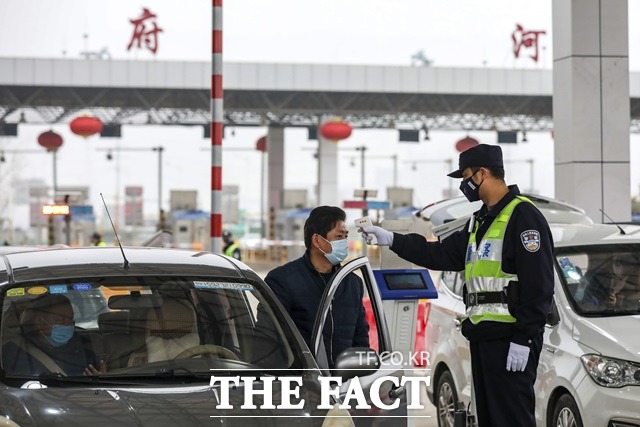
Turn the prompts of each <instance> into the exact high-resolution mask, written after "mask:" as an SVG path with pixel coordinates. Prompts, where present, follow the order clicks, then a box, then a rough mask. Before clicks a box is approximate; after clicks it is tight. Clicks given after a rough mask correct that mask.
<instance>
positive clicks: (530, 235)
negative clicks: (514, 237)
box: [520, 230, 540, 252]
mask: <svg viewBox="0 0 640 427" xmlns="http://www.w3.org/2000/svg"><path fill="white" fill-rule="evenodd" d="M520 239H521V240H522V246H524V248H525V249H526V250H528V251H529V252H536V251H537V250H538V249H540V232H539V231H538V230H527V231H523V232H522V234H520Z"/></svg>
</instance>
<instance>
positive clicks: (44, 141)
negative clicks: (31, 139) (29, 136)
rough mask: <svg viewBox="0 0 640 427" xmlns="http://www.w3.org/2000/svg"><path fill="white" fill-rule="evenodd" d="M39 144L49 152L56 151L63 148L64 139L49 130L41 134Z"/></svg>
mask: <svg viewBox="0 0 640 427" xmlns="http://www.w3.org/2000/svg"><path fill="white" fill-rule="evenodd" d="M38 144H40V145H42V146H43V147H44V148H46V149H47V151H56V150H57V149H58V148H60V147H61V146H62V137H61V136H60V135H58V134H57V133H55V132H54V131H52V130H49V131H47V132H43V133H41V134H40V136H39V137H38Z"/></svg>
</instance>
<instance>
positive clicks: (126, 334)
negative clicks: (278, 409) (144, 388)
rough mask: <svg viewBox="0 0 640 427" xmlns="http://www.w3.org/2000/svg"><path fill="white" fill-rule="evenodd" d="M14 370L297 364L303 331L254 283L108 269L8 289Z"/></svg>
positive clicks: (6, 353)
mask: <svg viewBox="0 0 640 427" xmlns="http://www.w3.org/2000/svg"><path fill="white" fill-rule="evenodd" d="M0 300H1V301H2V317H1V320H0V321H1V324H0V337H1V342H2V348H1V351H2V357H1V361H2V369H3V370H4V372H6V375H7V376H19V377H38V376H39V375H40V374H42V373H49V372H55V371H57V372H62V373H64V374H65V375H68V376H81V375H83V374H84V373H85V368H86V367H87V366H88V365H89V364H91V365H93V366H94V367H99V366H101V361H104V370H103V372H101V373H102V374H103V375H107V376H109V375H113V376H116V375H125V376H126V375H138V376H139V375H149V376H154V375H156V374H158V372H182V373H185V372H188V373H194V372H200V373H206V374H208V375H211V371H210V370H211V369H223V370H226V371H228V370H229V369H234V370H243V369H252V370H255V369H259V370H260V369H262V370H266V371H268V370H269V369H287V368H289V369H295V368H299V367H301V366H302V365H301V361H300V360H299V354H298V352H297V351H294V350H293V349H294V348H296V347H295V338H294V335H293V334H292V331H291V330H289V329H288V327H287V326H286V321H285V320H284V318H283V317H282V315H281V314H277V313H274V311H273V310H272V309H271V306H272V304H273V302H272V301H270V299H269V297H268V296H266V295H265V294H263V293H262V292H261V291H260V289H259V288H258V287H257V286H256V285H255V284H252V283H241V282H226V281H220V280H218V279H216V280H212V279H209V278H197V277H196V278H193V277H164V278H163V277H153V278H150V277H122V278H118V277H109V278H100V279H96V278H91V279H87V280H76V279H74V280H57V281H55V282H50V281H43V282H38V283H28V284H16V285H15V286H11V287H5V288H3V290H2V293H1V294H0Z"/></svg>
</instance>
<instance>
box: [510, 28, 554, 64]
mask: <svg viewBox="0 0 640 427" xmlns="http://www.w3.org/2000/svg"><path fill="white" fill-rule="evenodd" d="M546 33H547V32H546V31H525V30H524V28H522V25H520V24H516V30H515V31H514V32H513V34H511V38H512V39H513V54H514V55H515V57H516V58H517V57H518V56H519V55H520V48H521V47H522V46H524V47H527V48H533V49H534V50H535V53H534V54H533V55H531V56H530V58H531V59H533V60H534V61H535V62H538V37H539V36H540V35H541V34H546ZM518 36H519V37H518Z"/></svg>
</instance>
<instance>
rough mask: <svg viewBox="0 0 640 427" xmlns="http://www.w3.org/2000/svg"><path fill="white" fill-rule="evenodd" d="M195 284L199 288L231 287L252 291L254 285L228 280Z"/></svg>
mask: <svg viewBox="0 0 640 427" xmlns="http://www.w3.org/2000/svg"><path fill="white" fill-rule="evenodd" d="M193 286H195V287H196V288H198V289H231V290H234V291H252V290H253V285H250V284H248V283H228V282H193Z"/></svg>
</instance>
